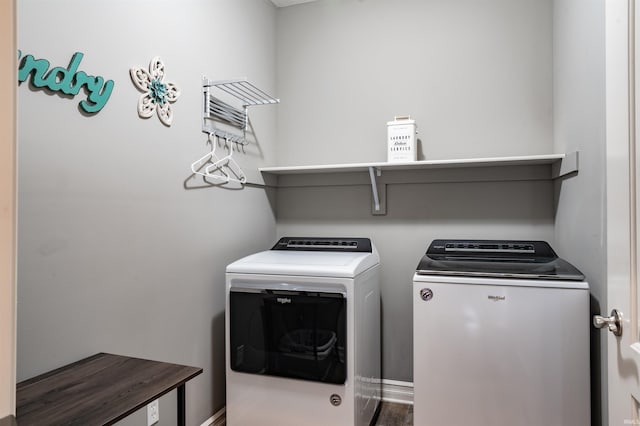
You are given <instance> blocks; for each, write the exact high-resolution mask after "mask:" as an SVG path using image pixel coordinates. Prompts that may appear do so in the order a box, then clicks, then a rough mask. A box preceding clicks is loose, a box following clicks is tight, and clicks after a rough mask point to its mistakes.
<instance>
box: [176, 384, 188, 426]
mask: <svg viewBox="0 0 640 426" xmlns="http://www.w3.org/2000/svg"><path fill="white" fill-rule="evenodd" d="M184 386H185V385H184V384H182V385H180V386H178V426H186V425H187V421H186V414H187V413H186V407H185V405H186V404H185V402H186V399H185V395H184Z"/></svg>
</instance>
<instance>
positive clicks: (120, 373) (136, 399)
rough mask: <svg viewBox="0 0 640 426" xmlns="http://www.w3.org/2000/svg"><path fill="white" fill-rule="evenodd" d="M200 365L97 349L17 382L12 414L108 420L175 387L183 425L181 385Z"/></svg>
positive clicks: (28, 421)
mask: <svg viewBox="0 0 640 426" xmlns="http://www.w3.org/2000/svg"><path fill="white" fill-rule="evenodd" d="M200 373H202V368H197V367H188V366H185V365H178V364H170V363H166V362H158V361H150V360H146V359H140V358H131V357H127V356H120V355H112V354H106V353H99V354H96V355H93V356H91V357H89V358H85V359H83V360H80V361H78V362H74V363H73V364H69V365H66V366H64V367H61V368H58V369H56V370H53V371H50V372H48V373H44V374H41V375H39V376H36V377H33V378H31V379H28V380H25V381H23V382H20V383H18V385H17V389H16V391H17V395H16V399H17V401H16V419H17V423H18V425H19V426H28V425H38V426H44V425H83V426H84V425H112V424H114V423H115V422H117V421H119V420H122V419H123V418H124V417H126V416H128V415H130V414H132V413H133V412H135V411H137V410H139V409H140V408H142V407H144V406H145V405H147V404H149V403H150V402H152V401H154V400H156V399H158V398H159V397H161V396H162V395H164V394H166V393H167V392H170V391H172V390H173V389H177V390H178V398H177V399H178V422H177V423H178V425H180V426H185V417H186V413H185V384H186V382H187V381H189V380H191V379H192V378H194V377H195V376H197V375H198V374H200Z"/></svg>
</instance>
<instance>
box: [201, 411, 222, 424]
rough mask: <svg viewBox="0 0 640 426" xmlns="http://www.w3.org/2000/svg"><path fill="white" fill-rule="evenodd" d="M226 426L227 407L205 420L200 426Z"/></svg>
mask: <svg viewBox="0 0 640 426" xmlns="http://www.w3.org/2000/svg"><path fill="white" fill-rule="evenodd" d="M226 424H227V410H226V408H225V407H222V408H221V409H219V410H218V411H217V412H216V413H215V414H214V415H213V416H211V417H209V418H208V419H207V420H205V421H204V423H202V424H201V425H200V426H224V425H226Z"/></svg>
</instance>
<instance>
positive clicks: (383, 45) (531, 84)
mask: <svg viewBox="0 0 640 426" xmlns="http://www.w3.org/2000/svg"><path fill="white" fill-rule="evenodd" d="M277 22H278V25H277V46H278V62H277V64H278V73H277V81H278V94H279V96H281V97H282V99H283V102H282V104H281V105H280V108H279V109H278V113H277V116H278V135H279V138H278V161H279V164H280V165H299V164H321V163H348V162H365V161H385V160H386V122H387V121H389V120H391V119H392V118H393V116H394V114H411V115H412V117H414V118H415V119H416V121H417V123H418V130H419V136H420V139H421V141H422V144H421V147H422V155H421V158H427V159H436V158H467V157H491V156H503V155H504V156H507V155H527V154H540V153H551V152H553V136H552V134H553V120H552V114H553V111H552V107H553V105H552V104H553V85H552V76H553V63H552V58H553V55H552V24H553V17H552V2H551V0H545V1H540V0H518V1H513V0H482V1H475V0H474V1H456V2H451V1H445V0H429V1H424V0H399V1H393V2H390V1H384V0H367V1H356V0H345V1H337V0H336V1H322V2H316V3H308V4H304V5H299V6H294V7H290V8H286V9H283V10H279V11H278V21H277ZM448 175H449V177H448V178H444V179H443V180H440V178H439V177H438V176H437V173H435V175H434V176H433V179H432V178H428V179H427V180H426V181H420V183H415V184H398V185H396V184H394V185H389V187H388V193H387V208H388V214H387V215H386V216H371V214H370V212H371V210H370V193H371V189H370V187H369V186H367V185H350V186H336V187H301V188H284V189H280V190H279V192H278V196H277V226H278V228H277V232H278V234H279V235H294V234H295V235H358V236H369V237H371V238H373V240H374V242H375V243H376V245H377V247H378V249H379V251H380V254H381V259H382V271H381V273H382V283H383V284H382V310H383V312H382V315H383V342H384V343H383V346H384V347H383V375H384V377H385V378H386V379H394V380H403V381H412V380H413V377H412V363H411V361H412V304H411V291H410V286H411V277H412V275H413V271H414V270H415V267H416V265H417V263H418V260H419V259H420V257H421V255H422V254H423V253H424V251H425V249H426V247H427V245H428V243H429V242H430V241H431V240H432V239H434V238H438V237H440V238H443V237H444V238H456V237H460V238H467V237H471V238H538V239H543V240H548V241H550V242H551V243H552V244H553V242H554V204H553V202H554V200H553V185H552V184H551V183H550V182H549V181H527V180H517V179H516V180H514V181H508V182H499V178H498V177H496V178H495V179H494V180H496V181H495V182H487V181H482V182H477V181H475V178H474V177H473V176H474V174H473V173H472V172H471V171H470V170H460V171H453V172H451V173H450V174H448ZM489 180H491V179H489Z"/></svg>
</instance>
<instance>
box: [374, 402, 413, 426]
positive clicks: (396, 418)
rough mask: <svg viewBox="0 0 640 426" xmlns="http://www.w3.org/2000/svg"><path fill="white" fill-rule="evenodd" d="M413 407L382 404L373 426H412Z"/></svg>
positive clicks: (390, 403) (388, 403)
mask: <svg viewBox="0 0 640 426" xmlns="http://www.w3.org/2000/svg"><path fill="white" fill-rule="evenodd" d="M412 425H413V405H408V404H396V403H393V402H383V403H382V406H381V408H380V415H379V416H378V421H377V422H376V424H375V426H412Z"/></svg>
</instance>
